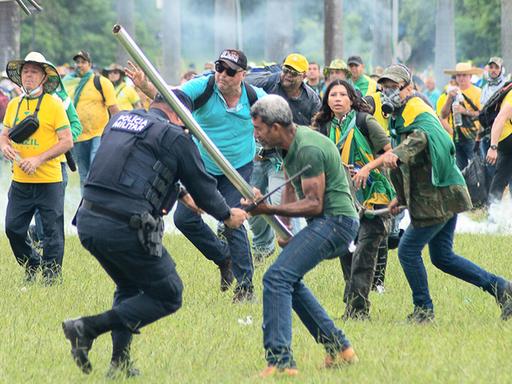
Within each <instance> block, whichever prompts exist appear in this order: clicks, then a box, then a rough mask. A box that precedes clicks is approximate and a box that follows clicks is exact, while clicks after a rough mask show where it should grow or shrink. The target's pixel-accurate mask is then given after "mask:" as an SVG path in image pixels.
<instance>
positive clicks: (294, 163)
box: [283, 125, 358, 217]
mask: <svg viewBox="0 0 512 384" xmlns="http://www.w3.org/2000/svg"><path fill="white" fill-rule="evenodd" d="M283 164H284V168H285V170H286V173H287V174H288V175H293V174H295V173H297V172H299V171H300V170H301V169H303V168H304V167H305V166H306V165H308V164H309V165H311V168H310V169H309V170H308V171H306V172H305V173H304V174H303V175H302V176H301V178H304V179H307V178H310V177H315V176H318V175H320V174H322V173H324V174H325V195H324V210H323V213H322V214H323V215H326V216H339V215H345V216H350V217H358V216H357V212H356V208H355V206H354V202H353V200H352V195H351V194H350V189H349V186H348V180H347V175H346V173H345V171H344V169H343V166H342V164H341V159H340V154H339V151H338V149H337V148H336V146H335V145H334V144H333V143H332V142H331V141H330V140H329V138H327V137H326V136H324V135H322V134H320V133H318V132H316V131H314V130H312V129H310V128H309V127H305V126H300V125H298V126H297V132H296V134H295V138H294V139H293V142H292V144H291V145H290V148H289V149H288V153H287V154H286V156H285V157H284V159H283ZM301 178H299V179H295V180H294V181H293V182H292V184H293V187H294V188H295V192H296V193H297V196H298V197H299V198H300V199H303V198H304V192H303V191H302V184H301V180H300V179H301Z"/></svg>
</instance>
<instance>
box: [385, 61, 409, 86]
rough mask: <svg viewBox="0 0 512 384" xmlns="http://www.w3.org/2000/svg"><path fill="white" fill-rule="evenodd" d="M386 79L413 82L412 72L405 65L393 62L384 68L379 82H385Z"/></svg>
mask: <svg viewBox="0 0 512 384" xmlns="http://www.w3.org/2000/svg"><path fill="white" fill-rule="evenodd" d="M384 80H391V81H394V82H395V83H400V82H401V81H403V82H405V83H406V84H409V83H410V82H411V72H410V71H409V68H407V67H406V66H405V65H402V64H392V65H390V66H389V67H387V68H386V69H385V70H384V73H383V74H382V76H381V77H380V78H379V80H378V81H377V82H378V83H379V84H380V83H382V82H384Z"/></svg>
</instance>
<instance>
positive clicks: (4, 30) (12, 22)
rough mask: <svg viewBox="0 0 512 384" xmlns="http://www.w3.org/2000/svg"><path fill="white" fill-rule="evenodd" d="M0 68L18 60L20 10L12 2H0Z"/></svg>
mask: <svg viewBox="0 0 512 384" xmlns="http://www.w3.org/2000/svg"><path fill="white" fill-rule="evenodd" d="M0 47H2V49H0V68H2V70H3V69H4V68H5V66H6V65H7V62H8V61H9V60H12V59H19V58H20V10H19V7H18V4H16V2H14V1H7V2H5V1H2V2H0Z"/></svg>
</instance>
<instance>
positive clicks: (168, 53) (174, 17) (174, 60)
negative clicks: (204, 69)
mask: <svg viewBox="0 0 512 384" xmlns="http://www.w3.org/2000/svg"><path fill="white" fill-rule="evenodd" d="M163 11H164V19H163V23H162V32H163V39H162V40H163V44H162V50H163V58H164V65H163V67H162V75H163V77H164V79H165V80H166V81H167V82H168V83H170V84H175V85H178V84H179V81H180V76H181V1H180V0H165V1H164V9H163Z"/></svg>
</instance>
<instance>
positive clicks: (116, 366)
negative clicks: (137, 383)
mask: <svg viewBox="0 0 512 384" xmlns="http://www.w3.org/2000/svg"><path fill="white" fill-rule="evenodd" d="M137 376H140V371H139V370H138V369H137V368H135V367H134V366H133V361H131V360H128V361H119V362H115V361H111V362H110V367H109V368H108V371H107V373H106V374H105V377H106V378H107V379H112V380H115V379H121V378H130V377H137Z"/></svg>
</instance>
